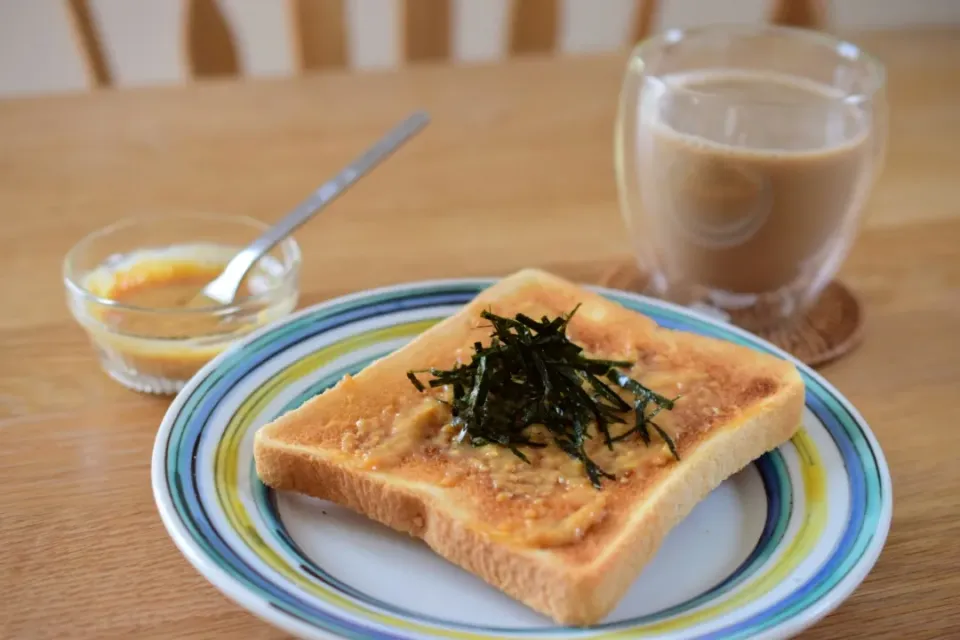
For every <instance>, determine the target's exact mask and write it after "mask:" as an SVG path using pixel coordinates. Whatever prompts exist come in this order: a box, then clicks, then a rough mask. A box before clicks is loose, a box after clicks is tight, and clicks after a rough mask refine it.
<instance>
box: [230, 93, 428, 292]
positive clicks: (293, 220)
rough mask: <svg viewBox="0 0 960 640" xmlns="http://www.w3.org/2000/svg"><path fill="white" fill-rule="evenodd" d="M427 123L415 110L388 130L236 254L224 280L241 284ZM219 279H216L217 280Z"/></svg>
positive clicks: (425, 116)
mask: <svg viewBox="0 0 960 640" xmlns="http://www.w3.org/2000/svg"><path fill="white" fill-rule="evenodd" d="M429 122H430V117H429V116H428V115H427V114H426V112H423V111H417V112H416V113H414V114H413V115H411V116H410V117H408V118H407V119H406V120H404V121H403V122H401V123H400V124H398V125H397V126H396V127H394V128H393V129H391V130H390V131H389V132H388V133H387V134H386V135H385V136H384V137H382V138H381V139H380V140H379V141H378V142H377V143H376V144H374V145H373V146H372V147H370V148H369V149H367V150H366V151H365V152H363V154H361V155H360V156H359V157H358V158H357V159H356V160H354V161H353V162H351V163H350V164H348V165H347V166H346V167H345V168H344V169H343V171H341V172H340V173H338V174H337V175H336V176H335V177H334V178H332V179H331V180H329V181H328V182H325V183H324V184H323V185H321V186H320V188H319V189H317V190H316V191H314V192H313V193H312V194H310V196H309V197H308V198H307V199H306V200H304V201H303V202H301V203H300V204H298V205H297V206H296V208H294V209H293V211H291V212H290V213H288V214H287V215H286V216H284V218H283V219H281V220H280V221H279V222H277V223H276V224H274V225H273V226H272V227H270V229H268V230H267V231H266V232H265V233H264V234H263V235H262V236H260V237H259V238H257V239H256V240H254V241H253V242H251V243H250V244H249V245H247V247H245V248H244V249H243V250H242V251H241V252H240V253H238V254H237V255H236V256H235V257H234V258H233V259H232V260H230V263H229V264H228V265H227V268H226V269H225V270H224V272H223V277H224V279H226V280H230V281H232V282H236V283H238V284H239V283H240V281H241V280H243V277H244V276H245V275H246V274H247V272H248V271H249V270H250V268H251V267H253V265H254V264H256V262H257V260H259V259H260V258H261V257H262V256H264V255H265V254H266V253H267V252H268V251H270V249H272V248H273V247H275V246H276V245H277V243H278V242H280V241H281V240H283V239H284V238H286V237H287V236H288V235H290V234H291V233H293V232H294V231H295V230H296V229H297V228H298V227H300V226H301V225H302V224H303V223H304V222H306V221H307V220H309V219H310V218H312V217H313V216H314V215H316V214H318V213H320V211H322V210H323V209H324V208H325V207H326V206H327V205H328V204H330V203H331V202H333V201H334V200H336V198H337V197H338V196H339V195H340V194H341V193H343V192H344V191H346V190H347V189H349V188H350V187H351V186H353V184H354V183H355V182H356V181H357V180H359V179H360V178H361V177H362V176H363V175H365V174H366V173H367V172H369V171H370V170H371V169H373V168H374V167H376V166H377V165H378V164H380V163H381V162H383V161H384V160H385V159H386V158H387V157H388V156H390V154H392V153H393V152H394V151H396V150H397V149H399V148H400V146H401V145H402V144H403V143H404V142H406V141H407V140H409V139H410V138H412V137H413V136H414V135H416V134H417V133H419V132H420V130H421V129H423V128H424V127H425V126H427V124H428V123H429ZM218 279H219V278H218Z"/></svg>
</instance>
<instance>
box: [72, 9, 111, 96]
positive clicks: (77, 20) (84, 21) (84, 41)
mask: <svg viewBox="0 0 960 640" xmlns="http://www.w3.org/2000/svg"><path fill="white" fill-rule="evenodd" d="M67 13H68V15H69V17H70V21H71V23H72V25H73V29H74V32H75V33H76V37H77V44H78V46H79V48H80V57H81V58H82V59H83V62H84V64H85V65H86V67H87V70H88V73H89V74H90V80H91V82H92V83H93V85H94V86H96V87H105V86H108V85H109V84H110V82H111V79H110V69H109V67H107V61H106V58H105V56H104V55H103V47H102V46H101V44H100V38H99V37H98V36H97V28H96V26H95V25H94V21H93V16H91V15H90V6H89V4H88V3H87V0H68V2H67Z"/></svg>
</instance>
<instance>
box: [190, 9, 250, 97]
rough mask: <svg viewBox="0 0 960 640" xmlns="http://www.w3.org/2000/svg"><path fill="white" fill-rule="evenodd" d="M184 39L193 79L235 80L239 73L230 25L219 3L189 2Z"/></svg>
mask: <svg viewBox="0 0 960 640" xmlns="http://www.w3.org/2000/svg"><path fill="white" fill-rule="evenodd" d="M184 17H185V24H184V28H183V33H184V34H185V37H184V39H183V41H184V43H185V45H186V56H185V57H186V61H187V68H188V69H189V70H190V75H191V76H192V77H194V78H207V77H213V76H232V75H236V74H237V73H238V72H239V71H240V64H239V62H238V60H237V58H238V56H237V49H236V45H235V44H234V41H233V35H231V33H232V32H231V30H230V25H229V24H228V23H227V19H226V18H225V17H224V15H223V11H221V9H220V5H218V4H217V1H216V0H187V7H186V11H184Z"/></svg>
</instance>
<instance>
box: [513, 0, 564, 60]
mask: <svg viewBox="0 0 960 640" xmlns="http://www.w3.org/2000/svg"><path fill="white" fill-rule="evenodd" d="M557 2H558V0H513V12H512V14H511V20H510V51H511V52H512V53H520V54H523V53H550V52H552V51H553V50H554V49H555V48H556V45H557V27H558V24H559V19H560V18H559V11H560V9H559V7H558V6H557Z"/></svg>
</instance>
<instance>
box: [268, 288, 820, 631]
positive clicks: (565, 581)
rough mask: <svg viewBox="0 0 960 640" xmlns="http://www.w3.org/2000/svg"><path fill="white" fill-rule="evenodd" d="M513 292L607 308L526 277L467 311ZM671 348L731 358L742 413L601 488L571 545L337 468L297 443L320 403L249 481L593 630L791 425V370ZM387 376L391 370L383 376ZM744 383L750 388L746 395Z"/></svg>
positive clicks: (742, 354) (451, 331)
mask: <svg viewBox="0 0 960 640" xmlns="http://www.w3.org/2000/svg"><path fill="white" fill-rule="evenodd" d="M518 289H524V290H525V291H527V292H533V293H534V295H536V293H535V292H536V291H538V290H541V289H542V290H544V291H547V292H548V293H549V294H551V295H553V294H554V292H556V291H560V292H562V295H560V296H559V298H560V300H561V304H563V305H566V304H567V302H569V301H570V300H574V299H580V298H587V299H589V300H590V302H591V304H593V305H594V307H598V308H600V307H602V308H606V305H614V303H611V302H608V301H605V300H602V299H598V297H596V296H595V295H594V294H592V293H588V292H585V291H583V290H582V289H579V288H578V287H575V286H574V285H571V284H569V283H566V282H564V281H562V280H559V279H557V278H554V277H553V276H549V275H547V274H542V273H540V272H534V271H525V272H521V273H520V274H517V275H515V276H513V277H512V278H508V279H506V280H505V281H502V282H501V283H500V284H499V285H497V286H496V287H494V288H491V289H490V290H488V291H487V292H485V294H482V295H481V297H480V298H478V301H477V302H476V303H475V304H482V305H485V304H488V303H491V304H494V305H495V303H496V301H497V300H498V299H500V298H501V297H505V296H506V295H507V293H506V292H515V291H517V290H518ZM571 306H572V305H571ZM614 306H616V307H617V309H622V308H620V307H619V306H618V305H614ZM624 311H625V310H624ZM618 313H619V312H618ZM627 313H631V314H632V312H627ZM632 315H633V316H636V317H637V318H639V320H637V322H638V323H639V324H638V325H637V327H640V328H636V329H635V330H636V331H643V330H649V331H662V330H659V329H656V328H655V325H654V324H653V323H652V321H650V320H649V319H646V318H644V317H643V316H640V315H639V314H632ZM464 316H465V314H464ZM464 316H462V315H461V314H457V315H455V316H453V317H451V318H450V319H448V320H446V321H444V322H443V323H441V324H440V325H438V326H436V327H434V328H433V329H431V330H430V331H428V332H427V333H428V334H431V335H429V336H428V335H426V334H424V336H421V337H420V338H418V340H415V341H414V343H411V345H408V347H405V348H404V349H405V350H406V356H408V358H407V359H406V360H404V359H402V358H401V361H400V364H402V365H403V366H406V365H407V364H408V360H409V357H413V358H414V359H416V358H417V357H421V358H422V357H427V355H426V354H428V353H435V350H436V349H437V348H439V349H440V350H443V349H448V348H454V345H456V344H459V342H460V340H457V339H452V338H451V336H455V335H456V333H457V331H459V330H462V329H463V327H464V326H465V325H464V324H463V322H464V321H465V318H464ZM601 332H602V330H601ZM588 333H589V332H587V333H585V334H584V335H587V334H588ZM601 338H602V337H601ZM587 339H588V340H589V339H590V337H589V335H587ZM674 339H676V340H680V341H684V342H686V343H690V344H693V345H694V346H695V348H694V349H693V350H694V351H696V352H698V353H699V352H703V353H709V352H710V351H711V350H719V351H721V352H722V356H723V358H727V359H731V356H730V355H729V353H736V354H737V357H738V358H739V360H737V358H733V359H731V365H730V366H731V367H733V368H739V369H749V370H757V371H759V372H760V374H759V375H758V376H756V377H737V378H733V379H734V380H737V381H739V382H738V384H740V386H741V387H743V389H742V390H741V394H740V395H739V396H737V398H738V399H743V402H742V405H743V406H740V407H737V411H736V413H735V414H732V415H729V416H724V419H723V420H718V421H716V422H715V423H713V424H712V426H711V427H710V428H707V429H703V430H699V431H695V432H694V433H695V437H692V438H688V439H687V440H686V441H685V442H684V443H683V447H682V450H681V454H682V455H681V460H680V461H679V462H676V463H673V464H671V465H670V466H668V467H666V468H665V469H663V470H662V472H660V473H657V474H655V475H653V476H651V478H650V482H649V484H648V485H643V486H636V487H630V486H625V487H622V488H621V487H619V486H615V487H611V488H610V489H609V491H611V494H612V495H613V496H614V499H615V500H617V501H619V503H618V504H617V506H618V507H621V508H616V509H613V510H612V513H611V516H610V517H609V518H608V519H607V520H606V521H604V522H603V523H602V526H600V527H597V530H596V531H591V532H589V533H588V535H587V536H586V537H585V538H584V539H583V540H582V541H581V542H579V543H577V544H572V545H567V546H565V547H559V548H551V549H538V548H531V547H529V546H524V545H521V544H512V543H511V542H510V541H509V540H504V539H503V538H498V537H496V536H491V535H488V533H487V532H485V531H484V530H483V529H480V528H478V527H476V526H475V522H474V520H473V519H472V518H471V517H470V516H471V515H472V514H470V513H467V512H464V511H463V510H462V509H460V508H458V507H457V505H456V501H455V500H451V499H448V491H449V489H446V488H443V487H441V486H438V485H437V484H436V483H435V482H433V481H432V479H431V478H429V477H421V476H418V475H413V476H411V475H409V474H407V475H404V474H398V473H396V472H395V471H394V470H393V469H387V470H383V471H373V470H369V469H364V468H361V467H358V466H355V465H351V464H347V463H345V462H344V460H343V458H342V455H341V453H340V451H339V450H338V449H335V448H333V447H330V446H326V447H325V446H318V442H317V441H316V440H311V439H310V438H309V437H308V436H309V435H310V422H311V420H312V421H314V422H316V421H317V420H319V419H320V417H319V416H321V415H323V410H324V408H326V409H327V410H329V409H330V407H324V404H325V402H327V401H329V398H328V400H327V401H322V402H320V403H317V404H316V405H315V406H313V407H307V406H305V407H301V409H299V410H297V411H296V412H293V413H292V414H287V416H284V417H281V418H280V419H278V420H277V421H275V422H274V423H271V424H270V425H267V426H265V427H263V428H262V429H261V430H260V431H258V433H257V434H256V438H255V443H254V456H255V460H256V469H257V473H258V474H259V476H260V478H261V479H262V480H263V482H264V483H265V484H267V485H268V486H270V487H273V488H274V489H278V490H290V491H296V492H299V493H304V494H307V495H311V496H315V497H318V498H322V499H327V500H331V501H333V502H335V503H337V504H341V505H343V506H346V507H348V508H350V509H353V510H355V511H357V512H359V513H362V514H365V515H367V516H368V517H371V518H373V519H375V520H378V521H379V522H382V523H383V524H385V525H387V526H389V527H391V528H394V529H396V530H398V531H402V532H405V533H408V534H410V535H412V536H415V537H418V538H422V539H423V540H424V541H425V542H426V543H427V545H429V546H430V547H431V548H432V549H433V550H434V551H436V552H437V553H438V554H439V555H441V556H442V557H444V558H446V559H448V560H450V561H451V562H453V563H455V564H457V565H459V566H461V567H463V568H464V569H466V570H468V571H470V572H472V573H474V574H476V575H478V576H479V577H481V578H483V579H484V580H486V581H487V582H488V583H490V584H491V585H493V586H495V587H497V588H499V589H501V590H502V591H504V592H505V593H507V594H509V595H511V596H512V597H514V598H516V599H517V600H519V601H521V602H524V603H525V604H527V605H528V606H530V607H532V608H533V609H536V610H537V611H540V612H542V613H544V614H546V615H548V616H550V617H552V618H553V619H555V620H556V621H558V622H560V623H564V624H572V625H589V624H593V623H596V622H598V621H599V620H601V619H602V618H603V617H604V616H605V615H607V614H608V613H609V612H610V611H611V610H612V609H613V608H614V607H615V606H616V604H617V602H618V601H619V600H620V598H621V597H622V596H623V595H624V593H625V592H626V590H627V589H628V588H629V586H630V584H631V583H632V582H633V581H634V579H635V578H636V577H637V575H638V574H639V572H640V570H641V569H642V568H643V566H644V565H645V564H646V563H647V562H648V561H649V560H650V558H651V557H652V556H653V554H654V553H655V552H656V550H657V549H658V548H659V546H660V544H661V542H662V540H663V538H664V537H665V536H666V534H667V532H668V531H669V530H670V529H671V528H672V527H673V526H674V525H675V524H676V523H677V522H679V521H680V520H681V519H682V518H683V517H685V516H686V515H687V514H688V513H689V512H690V511H691V509H692V508H693V507H694V506H695V505H696V504H697V502H699V501H700V500H702V499H703V498H704V497H705V496H706V495H707V494H708V493H709V492H710V491H712V490H713V489H714V488H715V487H717V486H718V485H719V484H720V483H721V482H722V481H723V480H724V479H726V478H727V477H729V476H730V475H732V474H733V473H736V472H737V471H738V470H740V469H741V468H743V467H744V466H746V465H747V464H748V463H749V462H751V461H752V460H754V459H755V458H757V457H759V456H760V455H762V454H763V453H765V452H767V451H769V450H771V449H773V448H775V447H777V446H779V445H780V444H782V443H783V442H784V441H786V440H788V439H789V438H790V437H791V436H792V435H793V433H794V432H795V431H796V429H797V427H798V426H799V424H800V416H801V412H802V408H803V396H804V388H803V383H802V380H801V378H800V376H799V374H798V373H797V371H796V369H795V368H794V367H793V366H792V365H789V364H788V363H785V362H782V361H779V360H776V359H774V358H771V357H769V356H761V355H760V354H754V353H753V352H751V351H749V350H747V349H744V348H741V347H735V346H733V345H727V344H725V343H720V342H719V341H714V340H709V339H706V338H700V337H696V336H690V335H688V334H677V335H676V336H675V338H674ZM437 345H440V346H439V347H437ZM428 347H429V348H428ZM401 351H403V350H401ZM411 354H412V356H411ZM388 360H390V358H389V357H388V358H387V359H385V360H383V361H381V363H383V364H381V367H383V366H385V365H388V364H389V363H388V362H387V361H388ZM741 361H744V362H745V363H746V364H744V362H741ZM377 364H379V363H375V364H374V365H371V367H368V369H372V368H373V367H376V366H377ZM388 368H390V367H388ZM398 372H399V370H393V369H392V368H391V374H397V373H398ZM399 373H401V375H402V372H399ZM362 375H363V374H361V375H360V376H358V377H357V380H358V382H362V380H361V376H362ZM744 381H747V382H744ZM750 381H760V382H756V383H754V382H750ZM407 384H408V383H407ZM751 384H753V385H754V386H757V385H759V386H757V388H755V389H751V388H750V386H751ZM404 391H406V390H405V389H404ZM328 393H329V392H328ZM389 393H391V394H392V393H394V391H393V390H392V389H391V390H390V392H389ZM324 395H326V394H324ZM341 395H342V394H341ZM322 397H323V396H321V398H322ZM344 410H346V409H344ZM321 440H322V439H321ZM606 490H607V489H605V491H606Z"/></svg>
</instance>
